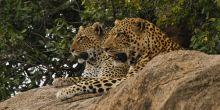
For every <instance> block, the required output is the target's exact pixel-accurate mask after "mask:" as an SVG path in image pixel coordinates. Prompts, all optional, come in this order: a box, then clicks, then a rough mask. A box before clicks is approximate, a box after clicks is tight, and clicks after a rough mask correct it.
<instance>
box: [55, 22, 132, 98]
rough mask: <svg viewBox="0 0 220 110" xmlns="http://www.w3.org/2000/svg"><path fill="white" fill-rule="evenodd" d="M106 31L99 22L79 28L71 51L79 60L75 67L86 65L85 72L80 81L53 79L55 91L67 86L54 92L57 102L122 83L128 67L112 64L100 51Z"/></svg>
mask: <svg viewBox="0 0 220 110" xmlns="http://www.w3.org/2000/svg"><path fill="white" fill-rule="evenodd" d="M108 30H109V29H105V28H104V27H103V24H102V23H100V22H95V23H94V24H93V25H91V26H86V27H85V26H80V27H79V31H78V33H77V34H76V36H75V37H74V40H73V43H72V45H71V49H70V51H71V53H72V55H73V56H74V57H77V58H78V63H85V64H86V66H85V70H84V71H83V73H82V76H81V77H69V78H57V79H55V81H54V82H53V85H54V86H55V87H62V86H69V87H66V88H63V89H61V90H60V91H58V92H57V94H56V97H57V98H58V99H61V100H65V99H67V98H70V97H73V96H75V95H78V94H83V93H96V92H106V91H108V90H109V89H111V88H112V87H114V86H116V85H118V84H119V83H120V82H121V81H123V78H124V77H125V76H126V75H127V73H128V69H129V65H127V64H124V63H120V64H118V63H117V64H115V63H114V59H113V58H112V57H110V56H108V55H107V54H106V53H105V52H104V51H103V49H102V48H101V46H102V44H103V41H104V40H105V39H106V36H105V35H106V33H107V31H108ZM70 85H71V86H70Z"/></svg>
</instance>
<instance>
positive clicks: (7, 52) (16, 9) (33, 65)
mask: <svg viewBox="0 0 220 110" xmlns="http://www.w3.org/2000/svg"><path fill="white" fill-rule="evenodd" d="M77 4H80V3H78V2H75V3H72V4H71V3H69V1H53V0H39V1H35V0H4V1H0V96H1V97H0V100H3V99H7V98H9V97H10V96H11V95H14V94H16V92H20V91H25V90H28V89H31V88H36V87H39V86H42V85H43V86H44V85H47V84H51V82H52V79H53V78H52V76H53V75H55V77H60V76H63V75H66V74H69V76H77V75H79V74H80V73H81V71H82V69H83V66H80V65H79V66H77V68H72V65H73V64H74V63H76V59H73V58H72V57H71V54H70V53H69V47H70V44H71V39H72V38H73V36H74V35H75V33H76V32H75V31H74V30H75V29H76V27H78V25H80V23H81V22H80V21H79V20H78V19H79V17H80V16H79V13H78V12H77V11H72V10H71V8H70V7H71V6H76V5H77ZM69 10H71V11H69ZM67 15H68V16H67ZM69 18H73V19H71V20H70V19H69Z"/></svg>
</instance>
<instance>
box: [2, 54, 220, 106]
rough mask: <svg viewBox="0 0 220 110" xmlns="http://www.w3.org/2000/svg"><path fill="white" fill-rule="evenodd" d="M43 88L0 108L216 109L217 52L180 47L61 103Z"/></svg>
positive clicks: (219, 87) (219, 98) (219, 95)
mask: <svg viewBox="0 0 220 110" xmlns="http://www.w3.org/2000/svg"><path fill="white" fill-rule="evenodd" d="M59 89H60V88H53V87H52V86H46V87H42V88H37V89H33V90H29V91H27V92H23V93H20V94H18V95H16V96H15V97H13V98H10V99H8V100H6V101H4V102H1V103H0V110H220V55H207V54H205V53H202V52H198V51H187V50H184V51H183V50H180V51H174V52H170V53H166V54H160V55H158V56H156V57H155V58H153V59H152V60H151V61H150V62H149V63H148V64H147V65H146V67H145V68H144V70H142V71H141V72H140V73H138V74H137V75H135V76H134V77H132V78H130V79H128V80H126V81H125V82H123V83H122V84H120V85H119V86H118V87H116V88H114V89H112V90H110V91H109V92H108V93H105V94H86V95H80V96H75V97H73V98H71V99H68V100H66V101H59V100H57V99H56V98H55V93H56V92H57V91H58V90H59Z"/></svg>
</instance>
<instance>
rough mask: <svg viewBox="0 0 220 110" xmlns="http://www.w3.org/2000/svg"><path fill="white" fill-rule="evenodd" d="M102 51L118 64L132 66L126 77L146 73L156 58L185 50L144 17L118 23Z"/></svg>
mask: <svg viewBox="0 0 220 110" xmlns="http://www.w3.org/2000/svg"><path fill="white" fill-rule="evenodd" d="M102 48H103V49H104V51H105V52H106V53H107V54H108V55H109V56H111V57H112V58H113V59H114V60H115V62H123V63H126V64H128V65H130V69H129V71H128V74H127V76H126V78H129V77H131V76H133V75H135V74H137V73H139V72H140V71H141V70H143V68H144V67H145V66H146V64H147V63H148V62H149V61H150V60H151V59H152V58H154V57H155V56H157V55H159V54H161V53H168V52H170V51H175V50H182V49H183V48H182V46H180V45H179V44H178V43H176V42H174V41H173V40H172V39H171V38H170V37H168V36H167V35H166V34H165V33H163V32H162V31H161V30H160V29H159V28H158V27H157V26H156V25H154V24H153V23H151V22H150V21H148V20H146V19H142V18H125V19H123V20H115V22H114V27H113V28H112V29H111V30H110V31H109V33H108V35H107V39H106V40H105V41H104V43H103V47H102Z"/></svg>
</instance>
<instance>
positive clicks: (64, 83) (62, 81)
mask: <svg viewBox="0 0 220 110" xmlns="http://www.w3.org/2000/svg"><path fill="white" fill-rule="evenodd" d="M52 84H53V86H54V87H64V86H69V85H71V84H72V83H70V82H69V81H67V79H66V78H56V79H54V80H53V82H52Z"/></svg>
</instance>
